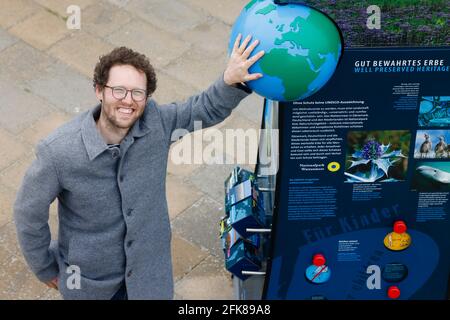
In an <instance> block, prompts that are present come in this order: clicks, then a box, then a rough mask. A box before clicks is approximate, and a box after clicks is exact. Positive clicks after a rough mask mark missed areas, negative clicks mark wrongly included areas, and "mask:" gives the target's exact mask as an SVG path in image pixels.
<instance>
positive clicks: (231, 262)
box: [221, 218, 261, 280]
mask: <svg viewBox="0 0 450 320" xmlns="http://www.w3.org/2000/svg"><path fill="white" fill-rule="evenodd" d="M221 225H222V236H221V238H222V248H223V251H224V255H225V267H226V269H227V270H228V271H229V272H231V273H232V274H234V275H235V276H236V277H238V278H239V279H241V280H246V279H247V278H248V277H249V276H248V275H244V274H242V270H246V271H258V270H260V269H261V259H260V258H259V257H258V249H259V246H260V238H259V237H260V235H259V234H253V235H252V236H250V237H249V238H247V239H244V238H242V237H241V236H240V235H239V234H238V233H237V232H236V230H234V229H233V228H232V227H231V225H230V224H229V218H225V219H223V220H222V222H221Z"/></svg>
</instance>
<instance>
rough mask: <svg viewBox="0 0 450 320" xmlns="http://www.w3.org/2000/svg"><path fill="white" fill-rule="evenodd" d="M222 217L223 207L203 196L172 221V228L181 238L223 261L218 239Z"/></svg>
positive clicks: (220, 244)
mask: <svg viewBox="0 0 450 320" xmlns="http://www.w3.org/2000/svg"><path fill="white" fill-rule="evenodd" d="M222 216H224V208H223V205H222V204H221V203H219V202H217V201H215V200H213V199H211V198H210V197H208V196H205V197H202V198H201V199H200V200H199V201H197V202H196V203H194V204H193V205H192V206H191V207H190V208H189V209H187V210H185V211H184V212H183V213H182V214H180V215H179V216H178V217H177V218H176V219H174V220H173V221H172V226H173V230H175V232H177V233H178V234H180V236H181V237H183V238H184V239H186V240H187V241H189V242H191V243H193V244H195V245H196V246H199V247H200V248H204V249H206V250H208V251H209V253H210V254H213V255H215V256H216V257H218V258H219V259H222V260H223V257H222V256H223V251H222V243H221V240H220V238H219V220H220V218H221V217H222Z"/></svg>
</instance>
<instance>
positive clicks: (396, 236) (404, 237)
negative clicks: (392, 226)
mask: <svg viewBox="0 0 450 320" xmlns="http://www.w3.org/2000/svg"><path fill="white" fill-rule="evenodd" d="M384 245H385V246H386V248H388V249H389V250H393V251H402V250H405V249H406V248H408V247H409V246H410V245H411V237H410V235H409V234H407V233H406V232H404V233H396V232H391V233H389V234H388V235H387V236H386V237H385V238H384Z"/></svg>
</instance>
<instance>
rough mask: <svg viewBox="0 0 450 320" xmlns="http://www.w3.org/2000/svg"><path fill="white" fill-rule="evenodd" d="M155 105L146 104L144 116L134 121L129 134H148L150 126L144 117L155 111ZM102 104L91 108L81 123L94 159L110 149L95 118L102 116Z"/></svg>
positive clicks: (86, 145)
mask: <svg viewBox="0 0 450 320" xmlns="http://www.w3.org/2000/svg"><path fill="white" fill-rule="evenodd" d="M153 109H154V108H153V107H152V106H151V105H149V103H148V104H147V105H146V107H145V110H144V113H143V114H142V116H141V117H140V118H139V119H138V120H137V121H136V122H135V123H134V125H133V127H132V128H131V129H130V131H129V132H128V134H127V136H133V137H142V136H144V135H146V134H147V133H148V132H149V131H150V128H149V127H148V126H147V124H146V122H145V121H144V119H146V118H148V116H149V113H153V112H154V111H153ZM100 110H101V105H100V104H99V105H97V106H96V107H95V108H93V109H91V110H89V112H88V113H87V115H86V118H85V119H84V120H83V122H82V125H81V136H82V139H83V143H84V145H85V147H86V151H87V153H88V156H89V160H91V161H92V160H94V159H95V158H96V157H97V156H98V155H100V154H101V153H103V151H105V150H107V149H108V146H107V144H106V142H105V140H104V139H103V137H102V136H101V134H100V132H99V131H98V129H97V127H96V124H95V119H97V118H98V117H99V116H100Z"/></svg>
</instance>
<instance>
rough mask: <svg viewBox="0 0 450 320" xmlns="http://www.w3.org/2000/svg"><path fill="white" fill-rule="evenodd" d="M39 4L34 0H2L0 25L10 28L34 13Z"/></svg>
mask: <svg viewBox="0 0 450 320" xmlns="http://www.w3.org/2000/svg"><path fill="white" fill-rule="evenodd" d="M37 9H39V6H38V5H37V4H36V3H34V1H32V0H2V7H1V10H0V27H2V28H5V29H6V28H9V27H11V26H12V25H14V24H16V23H18V22H19V21H22V20H23V19H25V18H26V17H28V16H30V15H32V14H33V13H35V12H36V10H37Z"/></svg>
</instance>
